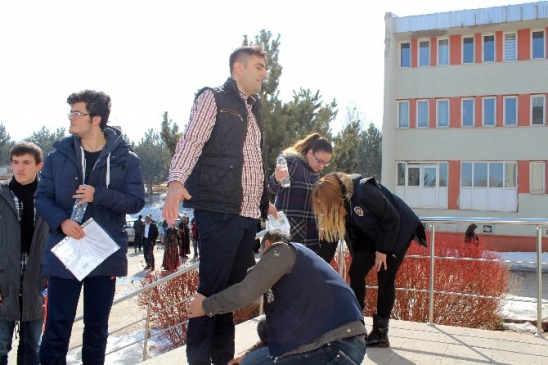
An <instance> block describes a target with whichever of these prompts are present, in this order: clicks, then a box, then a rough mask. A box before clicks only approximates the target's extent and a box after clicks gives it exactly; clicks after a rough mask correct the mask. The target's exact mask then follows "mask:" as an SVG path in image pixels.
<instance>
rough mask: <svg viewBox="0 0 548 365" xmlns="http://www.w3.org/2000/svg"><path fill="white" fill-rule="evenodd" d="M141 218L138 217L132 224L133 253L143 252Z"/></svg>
mask: <svg viewBox="0 0 548 365" xmlns="http://www.w3.org/2000/svg"><path fill="white" fill-rule="evenodd" d="M142 219H143V216H142V215H139V218H138V219H137V220H136V221H135V222H134V223H133V231H134V232H135V238H134V239H133V248H134V249H135V252H137V250H139V251H142V250H143V227H144V225H145V224H144V223H143V220H142Z"/></svg>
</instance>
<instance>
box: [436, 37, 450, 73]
mask: <svg viewBox="0 0 548 365" xmlns="http://www.w3.org/2000/svg"><path fill="white" fill-rule="evenodd" d="M448 64H449V39H439V40H438V66H447V65H448Z"/></svg>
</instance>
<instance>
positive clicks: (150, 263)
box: [143, 214, 165, 271]
mask: <svg viewBox="0 0 548 365" xmlns="http://www.w3.org/2000/svg"><path fill="white" fill-rule="evenodd" d="M159 234H160V233H159V232H158V226H157V225H156V223H155V222H154V221H153V220H152V214H147V216H146V217H145V226H144V227H143V255H144V257H145V263H146V266H145V270H150V271H154V269H155V259H154V246H155V245H156V240H157V239H158V236H159ZM164 235H165V231H164Z"/></svg>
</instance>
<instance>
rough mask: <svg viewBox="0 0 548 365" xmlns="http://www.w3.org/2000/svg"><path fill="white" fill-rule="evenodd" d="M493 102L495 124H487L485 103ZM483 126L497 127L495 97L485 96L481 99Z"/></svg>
mask: <svg viewBox="0 0 548 365" xmlns="http://www.w3.org/2000/svg"><path fill="white" fill-rule="evenodd" d="M491 99H492V100H493V103H494V104H493V124H492V125H491V124H485V101H486V100H491ZM481 124H482V126H484V127H496V126H497V98H496V97H494V96H485V97H483V98H482V99H481Z"/></svg>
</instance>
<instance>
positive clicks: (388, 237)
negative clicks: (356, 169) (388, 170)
mask: <svg viewBox="0 0 548 365" xmlns="http://www.w3.org/2000/svg"><path fill="white" fill-rule="evenodd" d="M361 188H362V189H361V192H360V202H361V203H362V204H363V205H364V206H365V207H366V208H367V209H368V210H369V211H370V212H372V213H373V214H374V215H375V216H376V217H377V218H378V220H379V223H380V227H379V234H378V235H377V241H376V242H375V248H376V250H377V251H379V252H382V253H390V252H392V248H393V247H394V244H395V243H396V238H397V236H398V231H399V229H400V215H399V214H398V211H397V210H396V208H394V206H393V205H392V204H391V203H390V202H389V201H388V199H386V197H385V196H384V194H383V193H382V191H381V190H380V189H379V188H377V186H375V185H374V184H370V183H365V184H363V185H361Z"/></svg>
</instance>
